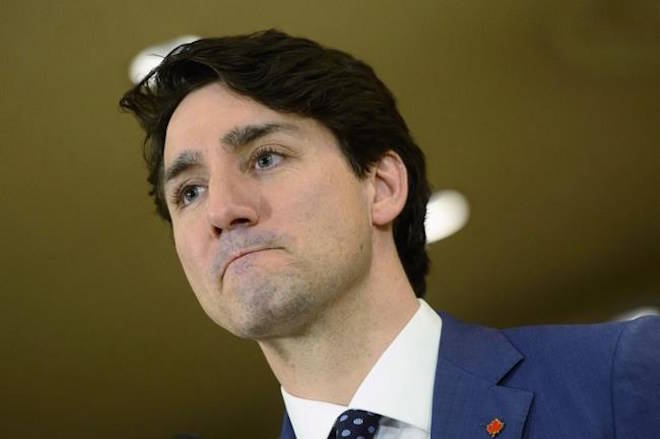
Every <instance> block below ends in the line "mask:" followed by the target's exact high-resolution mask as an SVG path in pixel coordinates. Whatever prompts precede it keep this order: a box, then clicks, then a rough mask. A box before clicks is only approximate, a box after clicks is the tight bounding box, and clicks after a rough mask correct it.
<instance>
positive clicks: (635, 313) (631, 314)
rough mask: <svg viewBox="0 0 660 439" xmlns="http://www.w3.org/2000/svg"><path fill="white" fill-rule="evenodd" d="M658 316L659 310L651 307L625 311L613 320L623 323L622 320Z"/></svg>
mask: <svg viewBox="0 0 660 439" xmlns="http://www.w3.org/2000/svg"><path fill="white" fill-rule="evenodd" d="M657 315H660V310H658V308H654V307H652V306H642V307H639V308H634V309H631V310H630V311H626V312H624V313H623V314H620V315H618V316H617V317H616V318H615V319H614V320H618V321H624V320H635V319H636V318H639V317H643V316H657Z"/></svg>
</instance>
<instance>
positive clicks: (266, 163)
mask: <svg viewBox="0 0 660 439" xmlns="http://www.w3.org/2000/svg"><path fill="white" fill-rule="evenodd" d="M282 160H284V156H283V155H282V154H280V153H278V152H276V151H274V150H272V149H265V150H262V151H258V152H257V153H256V154H255V156H254V160H253V162H254V164H253V167H254V169H256V170H264V169H269V168H272V167H274V166H277V165H279V164H280V162H281V161H282Z"/></svg>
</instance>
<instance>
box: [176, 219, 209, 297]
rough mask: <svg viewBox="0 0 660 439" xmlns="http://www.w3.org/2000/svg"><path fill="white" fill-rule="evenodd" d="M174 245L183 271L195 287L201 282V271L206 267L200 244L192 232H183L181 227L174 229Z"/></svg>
mask: <svg viewBox="0 0 660 439" xmlns="http://www.w3.org/2000/svg"><path fill="white" fill-rule="evenodd" d="M174 246H175V249H176V253H177V255H178V256H179V261H180V262H181V266H182V267H183V271H184V272H185V274H186V277H187V278H188V281H189V282H190V285H191V286H192V287H193V289H195V288H196V287H197V286H198V285H197V284H198V283H200V282H201V279H200V276H199V273H200V270H202V269H203V267H204V265H203V261H202V260H201V249H200V246H199V245H196V244H195V240H194V236H192V234H190V233H183V232H182V230H181V229H178V230H177V229H175V230H174Z"/></svg>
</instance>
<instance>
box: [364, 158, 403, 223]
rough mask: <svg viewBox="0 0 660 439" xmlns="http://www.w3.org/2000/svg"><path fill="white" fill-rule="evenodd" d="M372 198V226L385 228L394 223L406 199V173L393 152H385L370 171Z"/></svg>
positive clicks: (399, 159) (400, 161)
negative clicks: (372, 188)
mask: <svg viewBox="0 0 660 439" xmlns="http://www.w3.org/2000/svg"><path fill="white" fill-rule="evenodd" d="M371 172H372V178H373V185H374V198H373V204H372V206H371V213H372V221H373V223H374V225H377V226H385V225H387V224H390V223H392V222H393V221H394V219H395V218H396V217H397V216H399V213H401V211H402V210H403V206H404V205H405V204H406V199H407V198H408V172H407V170H406V166H405V165H404V164H403V160H401V157H399V154H397V153H396V152H394V151H388V152H386V153H385V154H384V155H383V156H382V157H381V158H380V159H379V160H378V162H376V164H375V165H374V167H373V168H372V170H371Z"/></svg>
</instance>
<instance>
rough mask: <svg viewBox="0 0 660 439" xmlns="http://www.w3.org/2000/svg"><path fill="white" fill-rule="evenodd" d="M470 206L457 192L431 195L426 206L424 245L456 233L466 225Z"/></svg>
mask: <svg viewBox="0 0 660 439" xmlns="http://www.w3.org/2000/svg"><path fill="white" fill-rule="evenodd" d="M469 216H470V206H469V204H468V202H467V200H466V199H465V197H464V196H463V195H462V194H461V193H460V192H458V191H454V190H444V191H439V192H436V193H434V194H433V195H431V199H430V200H429V203H428V204H427V205H426V221H425V222H424V228H425V229H426V243H427V244H430V243H432V242H435V241H439V240H441V239H444V238H446V237H448V236H449V235H452V234H454V233H456V232H458V231H459V230H460V229H461V228H462V227H463V226H464V225H465V223H467V220H468V217H469Z"/></svg>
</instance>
